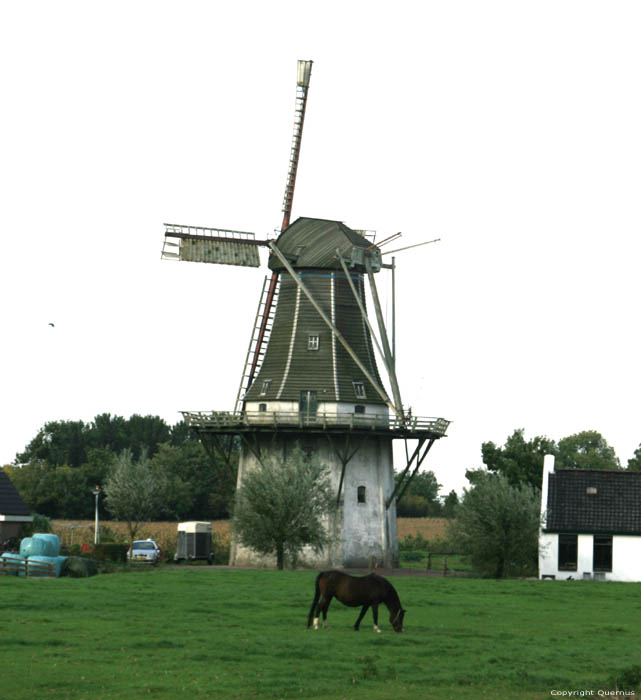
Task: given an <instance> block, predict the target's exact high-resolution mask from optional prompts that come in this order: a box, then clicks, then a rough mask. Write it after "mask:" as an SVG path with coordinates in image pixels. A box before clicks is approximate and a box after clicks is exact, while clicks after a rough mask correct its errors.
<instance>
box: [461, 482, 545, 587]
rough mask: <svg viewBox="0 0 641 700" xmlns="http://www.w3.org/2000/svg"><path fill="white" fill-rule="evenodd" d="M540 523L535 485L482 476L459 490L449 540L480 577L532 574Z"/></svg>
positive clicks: (534, 568) (536, 558) (535, 565)
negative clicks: (464, 488)
mask: <svg viewBox="0 0 641 700" xmlns="http://www.w3.org/2000/svg"><path fill="white" fill-rule="evenodd" d="M539 521H540V491H539V490H538V489H535V488H534V487H532V486H530V485H527V484H521V485H519V486H513V485H512V484H510V482H509V480H508V479H507V477H505V476H496V475H491V474H487V475H486V476H485V477H484V478H482V479H479V481H478V483H477V484H476V485H475V486H474V487H473V488H471V489H469V490H467V489H466V490H465V491H464V495H463V500H462V502H461V504H460V505H459V507H458V509H457V511H456V519H455V520H453V521H451V522H450V524H449V526H448V539H449V540H450V542H451V544H452V548H453V550H454V551H456V552H460V553H462V554H467V555H469V556H470V559H471V562H472V564H473V566H474V567H475V569H476V570H477V571H479V572H480V573H482V574H484V575H488V576H493V577H495V578H501V577H504V576H520V575H527V574H530V575H531V574H534V573H536V570H537V561H538V538H539Z"/></svg>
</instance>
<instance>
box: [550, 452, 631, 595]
mask: <svg viewBox="0 0 641 700" xmlns="http://www.w3.org/2000/svg"><path fill="white" fill-rule="evenodd" d="M539 576H540V578H555V579H570V578H572V579H599V580H606V581H641V472H631V471H598V470H591V469H559V470H558V471H555V470H554V457H553V456H551V455H548V456H546V457H545V460H544V465H543V484H542V489H541V536H540V540H539Z"/></svg>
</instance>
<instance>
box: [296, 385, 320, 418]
mask: <svg viewBox="0 0 641 700" xmlns="http://www.w3.org/2000/svg"><path fill="white" fill-rule="evenodd" d="M298 410H299V412H300V417H301V420H302V421H303V422H305V423H313V422H314V421H315V420H316V411H317V410H318V399H317V398H316V392H315V391H301V392H300V404H299V406H298Z"/></svg>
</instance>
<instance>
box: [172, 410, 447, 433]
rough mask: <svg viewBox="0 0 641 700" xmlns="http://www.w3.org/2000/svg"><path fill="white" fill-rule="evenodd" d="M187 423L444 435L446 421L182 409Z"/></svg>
mask: <svg viewBox="0 0 641 700" xmlns="http://www.w3.org/2000/svg"><path fill="white" fill-rule="evenodd" d="M183 416H184V418H185V422H186V423H187V425H189V426H191V427H194V428H201V429H205V430H206V429H210V430H224V429H230V428H235V427H237V428H244V427H252V426H265V427H274V428H278V427H281V426H282V427H298V428H327V427H334V426H336V427H343V426H344V427H347V428H350V429H352V428H355V429H363V430H390V431H397V430H403V431H409V432H431V433H434V434H435V435H438V436H443V435H445V432H446V431H447V427H448V426H449V424H450V421H448V420H445V419H444V418H425V417H419V416H407V417H405V418H404V420H400V419H399V418H397V417H396V416H386V415H377V414H367V413H317V414H316V415H305V414H304V413H300V412H298V411H204V412H203V411H183Z"/></svg>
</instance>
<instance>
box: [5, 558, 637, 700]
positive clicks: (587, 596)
mask: <svg viewBox="0 0 641 700" xmlns="http://www.w3.org/2000/svg"><path fill="white" fill-rule="evenodd" d="M314 577H315V574H314V573H312V572H305V571H293V572H292V571H285V572H278V571H235V570H225V569H217V568H211V567H193V568H185V569H163V568H162V567H160V568H157V569H155V568H154V569H152V568H151V567H150V568H149V569H146V570H142V571H136V572H131V573H121V574H110V575H100V576H97V577H94V578H91V579H18V578H13V577H6V576H5V577H0V601H2V625H1V629H2V635H1V637H0V639H1V649H2V664H1V665H0V666H1V671H0V688H1V689H2V690H1V693H0V695H1V697H3V698H4V697H6V698H12V700H21V699H25V700H27V699H28V700H32V699H34V698H38V700H40V699H44V698H56V699H59V698H65V699H66V698H69V699H73V700H75V699H81V698H86V699H87V700H101V699H107V698H109V699H111V698H114V699H115V698H119V699H120V698H140V697H147V698H163V699H165V698H166V699H170V698H171V699H173V698H190V699H192V698H193V699H197V698H207V699H209V698H243V699H244V698H258V699H261V698H265V699H267V698H269V699H272V698H274V699H275V698H287V699H289V698H305V699H306V700H314V699H317V698H318V699H320V698H328V699H330V698H331V699H332V700H333V699H339V698H372V699H377V698H389V699H392V698H393V699H394V700H401V698H457V699H458V698H462V699H467V698H470V699H471V698H478V697H494V698H508V699H509V698H516V699H518V698H549V697H550V691H551V690H555V689H557V690H585V689H593V690H595V695H596V691H597V690H599V689H605V688H607V687H609V686H608V679H609V678H611V677H612V676H613V675H615V674H617V673H620V672H621V671H622V670H623V669H626V668H630V667H632V666H635V665H637V664H639V662H640V659H641V652H639V645H638V636H639V633H638V619H639V615H640V613H641V596H640V595H639V594H640V592H641V588H640V587H639V585H637V584H617V583H599V582H588V581H585V582H584V581H576V582H550V581H544V582H539V581H491V580H479V579H456V578H451V579H448V578H445V579H442V578H419V577H416V578H412V577H401V578H396V579H393V582H394V584H395V586H396V588H397V590H398V592H399V595H400V597H401V601H402V603H403V605H404V607H405V608H406V609H407V611H408V612H407V615H406V618H405V622H406V625H405V627H406V632H405V634H400V635H399V634H395V633H394V632H393V631H392V629H391V627H390V625H389V622H388V620H387V611H386V610H383V609H381V620H380V623H381V627H382V629H383V633H382V634H375V633H374V632H373V631H372V627H371V613H368V614H367V616H366V618H365V620H364V622H363V624H362V626H361V631H360V632H358V633H356V632H354V631H353V629H352V625H353V623H354V621H355V619H356V616H357V612H358V611H357V610H356V609H353V608H352V609H349V608H345V607H344V606H342V605H340V604H338V603H336V602H334V603H332V606H331V608H330V612H329V617H328V622H329V625H330V629H329V630H327V631H313V630H307V629H306V620H307V613H308V610H309V606H310V604H311V598H312V594H313V581H314Z"/></svg>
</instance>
